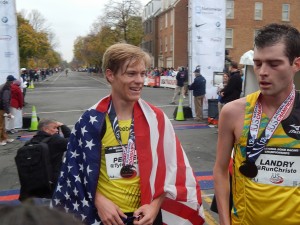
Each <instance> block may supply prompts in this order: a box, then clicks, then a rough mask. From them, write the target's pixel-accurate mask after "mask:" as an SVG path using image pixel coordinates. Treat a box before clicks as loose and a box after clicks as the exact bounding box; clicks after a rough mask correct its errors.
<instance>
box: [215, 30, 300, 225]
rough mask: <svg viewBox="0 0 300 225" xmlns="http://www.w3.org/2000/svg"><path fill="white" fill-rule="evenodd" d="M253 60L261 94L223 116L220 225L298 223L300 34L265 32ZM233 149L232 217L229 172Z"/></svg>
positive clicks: (243, 100) (229, 108)
mask: <svg viewBox="0 0 300 225" xmlns="http://www.w3.org/2000/svg"><path fill="white" fill-rule="evenodd" d="M253 61H254V72H255V75H256V78H257V80H258V85H259V89H260V90H259V91H257V92H254V93H252V94H249V95H248V96H246V97H244V98H241V99H237V100H235V101H232V102H230V103H228V104H226V105H224V107H223V108H222V111H221V115H220V120H219V135H218V143H217V157H216V163H215V167H214V182H215V191H216V198H217V204H218V212H219V218H220V224H222V225H223V224H284V225H296V224H299V221H300V207H299V205H300V198H299V196H300V186H299V184H300V177H299V176H298V173H299V168H300V162H299V160H298V159H299V155H300V134H299V127H300V113H299V108H300V93H299V91H296V90H295V85H294V78H295V74H296V73H297V72H299V71H300V33H299V31H298V30H297V29H296V28H294V27H291V26H289V25H283V24H270V25H267V26H265V27H263V28H261V29H260V30H259V31H258V33H257V35H256V37H255V40H254V57H253ZM230 80H231V78H230V79H229V83H230ZM229 83H228V85H229ZM232 148H234V155H233V165H232V166H233V168H232V169H233V173H232V194H233V209H232V210H231V214H230V213H229V212H230V208H229V207H230V204H229V199H230V198H229V190H230V188H229V173H228V169H227V168H228V165H229V162H230V159H231V151H232Z"/></svg>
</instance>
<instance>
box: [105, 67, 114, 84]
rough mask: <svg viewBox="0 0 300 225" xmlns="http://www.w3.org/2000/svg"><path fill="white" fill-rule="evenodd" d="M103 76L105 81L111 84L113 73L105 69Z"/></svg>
mask: <svg viewBox="0 0 300 225" xmlns="http://www.w3.org/2000/svg"><path fill="white" fill-rule="evenodd" d="M105 76H106V79H107V81H108V82H109V83H111V82H112V81H113V79H114V74H113V72H112V71H111V70H110V69H107V70H106V71H105Z"/></svg>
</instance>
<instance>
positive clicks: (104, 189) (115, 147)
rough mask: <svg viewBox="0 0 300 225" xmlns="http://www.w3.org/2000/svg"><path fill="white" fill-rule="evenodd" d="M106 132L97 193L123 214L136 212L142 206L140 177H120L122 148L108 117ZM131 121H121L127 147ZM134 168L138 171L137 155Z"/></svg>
mask: <svg viewBox="0 0 300 225" xmlns="http://www.w3.org/2000/svg"><path fill="white" fill-rule="evenodd" d="M105 120H106V132H105V135H104V137H103V139H102V152H101V167H100V175H99V180H98V186H97V191H99V192H100V193H101V194H102V195H104V196H105V197H106V198H108V199H110V200H111V201H112V202H114V203H115V204H116V205H118V206H119V207H120V209H121V210H122V211H123V212H134V211H135V210H136V209H137V208H138V207H139V206H140V185H139V182H140V177H139V175H137V176H136V177H134V178H128V179H124V178H122V177H120V170H121V167H122V148H121V146H120V144H119V143H118V141H117V139H116V137H115V134H114V132H113V129H112V126H111V123H110V121H109V117H108V115H106V118H105ZM130 124H131V120H123V121H122V120H121V121H120V120H119V128H120V131H121V139H122V144H123V145H127V142H128V137H129V129H130ZM134 166H135V167H136V168H137V171H138V162H137V158H136V154H135V162H134Z"/></svg>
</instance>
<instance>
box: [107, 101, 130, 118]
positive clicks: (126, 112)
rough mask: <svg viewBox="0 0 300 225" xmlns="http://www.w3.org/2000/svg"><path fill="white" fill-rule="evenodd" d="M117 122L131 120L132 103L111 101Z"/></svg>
mask: <svg viewBox="0 0 300 225" xmlns="http://www.w3.org/2000/svg"><path fill="white" fill-rule="evenodd" d="M112 101H113V104H114V108H115V111H116V115H117V118H118V120H129V119H131V118H132V113H133V106H134V102H132V103H128V102H124V101H120V100H114V99H113V100H112Z"/></svg>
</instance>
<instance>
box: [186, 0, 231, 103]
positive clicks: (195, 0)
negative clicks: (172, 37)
mask: <svg viewBox="0 0 300 225" xmlns="http://www.w3.org/2000/svg"><path fill="white" fill-rule="evenodd" d="M225 12H226V2H225V0H190V1H189V15H190V21H189V28H190V29H189V37H190V38H189V40H190V41H189V42H190V46H189V59H190V60H189V68H190V71H191V72H193V71H194V70H195V68H196V67H197V66H198V65H199V66H200V68H201V74H202V75H203V76H204V77H205V79H206V99H211V98H217V92H216V89H217V88H216V87H215V86H214V82H213V80H214V74H216V72H222V71H223V69H224V60H225V32H226V15H225ZM190 76H191V77H190V81H191V82H193V80H194V77H193V74H192V73H190ZM192 102H193V101H192ZM204 106H205V105H204Z"/></svg>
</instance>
